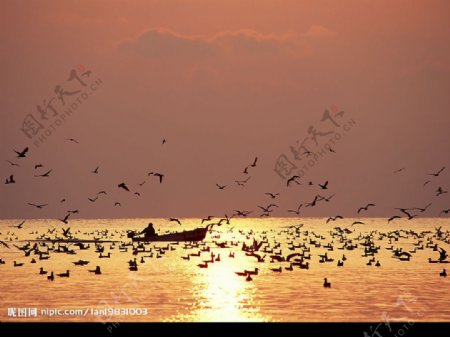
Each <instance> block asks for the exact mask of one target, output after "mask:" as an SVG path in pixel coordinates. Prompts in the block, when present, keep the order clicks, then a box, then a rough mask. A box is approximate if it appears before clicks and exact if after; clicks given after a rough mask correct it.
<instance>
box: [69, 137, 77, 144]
mask: <svg viewBox="0 0 450 337" xmlns="http://www.w3.org/2000/svg"><path fill="white" fill-rule="evenodd" d="M66 140H67V141H69V142H72V143H76V144H80V143H79V142H78V140H76V139H74V138H67V139H66Z"/></svg>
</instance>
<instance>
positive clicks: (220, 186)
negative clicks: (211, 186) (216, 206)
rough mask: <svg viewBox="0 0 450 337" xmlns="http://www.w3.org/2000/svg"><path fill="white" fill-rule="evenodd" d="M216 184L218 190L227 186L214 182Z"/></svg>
mask: <svg viewBox="0 0 450 337" xmlns="http://www.w3.org/2000/svg"><path fill="white" fill-rule="evenodd" d="M216 186H217V187H218V188H219V190H223V189H224V188H225V187H227V185H219V184H216Z"/></svg>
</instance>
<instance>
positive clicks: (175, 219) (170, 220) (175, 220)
mask: <svg viewBox="0 0 450 337" xmlns="http://www.w3.org/2000/svg"><path fill="white" fill-rule="evenodd" d="M169 222H176V223H178V224H179V225H180V226H181V221H180V220H178V219H177V218H169Z"/></svg>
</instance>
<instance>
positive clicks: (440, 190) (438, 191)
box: [436, 186, 448, 197]
mask: <svg viewBox="0 0 450 337" xmlns="http://www.w3.org/2000/svg"><path fill="white" fill-rule="evenodd" d="M445 193H448V191H444V190H443V189H442V187H440V186H439V188H438V189H437V190H436V196H437V197H438V196H440V195H441V194H445Z"/></svg>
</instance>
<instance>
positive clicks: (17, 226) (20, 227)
mask: <svg viewBox="0 0 450 337" xmlns="http://www.w3.org/2000/svg"><path fill="white" fill-rule="evenodd" d="M25 221H26V220H23V221H22V222H21V223H20V224H18V225H16V226H8V227H11V228H17V229H22V227H23V224H24V223H25Z"/></svg>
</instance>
